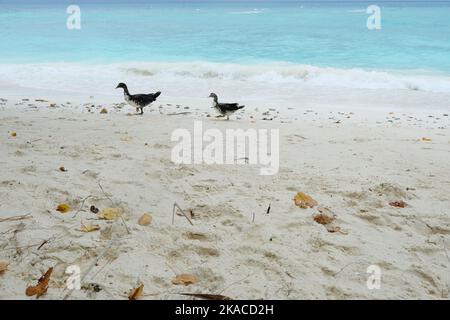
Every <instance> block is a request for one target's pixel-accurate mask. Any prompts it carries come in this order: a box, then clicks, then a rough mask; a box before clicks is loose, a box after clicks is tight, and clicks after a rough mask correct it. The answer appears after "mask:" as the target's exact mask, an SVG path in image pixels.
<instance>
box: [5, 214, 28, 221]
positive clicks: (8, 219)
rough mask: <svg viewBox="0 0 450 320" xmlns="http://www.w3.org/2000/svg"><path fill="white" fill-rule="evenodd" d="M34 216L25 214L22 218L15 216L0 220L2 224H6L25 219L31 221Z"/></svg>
mask: <svg viewBox="0 0 450 320" xmlns="http://www.w3.org/2000/svg"><path fill="white" fill-rule="evenodd" d="M32 217H33V216H32V215H31V214H24V215H21V216H13V217H8V218H0V222H5V221H19V220H25V219H30V218H32Z"/></svg>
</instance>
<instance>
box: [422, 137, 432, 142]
mask: <svg viewBox="0 0 450 320" xmlns="http://www.w3.org/2000/svg"><path fill="white" fill-rule="evenodd" d="M421 140H422V141H423V142H430V141H431V139H430V138H426V137H422V139H421Z"/></svg>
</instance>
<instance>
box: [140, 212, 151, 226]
mask: <svg viewBox="0 0 450 320" xmlns="http://www.w3.org/2000/svg"><path fill="white" fill-rule="evenodd" d="M151 222H152V216H151V215H150V214H149V213H144V214H143V215H142V216H141V217H140V218H139V220H138V224H139V225H140V226H148V225H149V224H150V223H151Z"/></svg>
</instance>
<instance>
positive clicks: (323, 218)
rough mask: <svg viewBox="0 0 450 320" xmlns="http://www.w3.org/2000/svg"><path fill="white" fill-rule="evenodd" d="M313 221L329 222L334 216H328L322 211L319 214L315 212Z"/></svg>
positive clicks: (324, 223)
mask: <svg viewBox="0 0 450 320" xmlns="http://www.w3.org/2000/svg"><path fill="white" fill-rule="evenodd" d="M313 218H314V221H315V222H317V223H320V224H323V225H326V224H329V223H331V222H333V220H334V217H333V216H329V215H326V214H323V213H320V214H316V215H315V216H314V217H313Z"/></svg>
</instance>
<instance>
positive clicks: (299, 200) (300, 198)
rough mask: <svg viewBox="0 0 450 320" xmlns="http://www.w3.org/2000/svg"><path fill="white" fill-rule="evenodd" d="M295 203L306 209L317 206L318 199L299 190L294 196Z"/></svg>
mask: <svg viewBox="0 0 450 320" xmlns="http://www.w3.org/2000/svg"><path fill="white" fill-rule="evenodd" d="M294 203H295V205H296V206H298V207H300V208H302V209H306V208H314V207H315V206H317V204H318V203H317V201H316V200H314V199H313V198H311V197H310V196H308V195H307V194H305V193H303V192H299V193H297V194H296V195H295V197H294Z"/></svg>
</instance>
